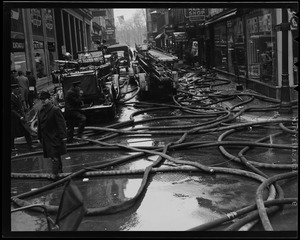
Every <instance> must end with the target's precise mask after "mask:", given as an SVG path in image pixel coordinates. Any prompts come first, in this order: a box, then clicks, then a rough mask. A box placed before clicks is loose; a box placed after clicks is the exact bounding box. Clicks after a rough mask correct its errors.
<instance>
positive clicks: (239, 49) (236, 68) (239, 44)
mask: <svg viewBox="0 0 300 240" xmlns="http://www.w3.org/2000/svg"><path fill="white" fill-rule="evenodd" d="M227 42H228V71H229V72H231V73H233V74H236V75H238V76H246V54H245V41H244V33H243V22H242V18H236V19H232V20H229V21H227Z"/></svg>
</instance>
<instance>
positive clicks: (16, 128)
mask: <svg viewBox="0 0 300 240" xmlns="http://www.w3.org/2000/svg"><path fill="white" fill-rule="evenodd" d="M10 106H11V137H12V138H16V137H23V136H25V133H26V131H27V132H29V133H31V130H30V127H29V125H28V124H27V122H26V120H25V114H24V111H23V108H22V103H21V98H20V96H19V95H18V96H15V95H14V94H11V97H10ZM21 117H23V118H24V120H21Z"/></svg>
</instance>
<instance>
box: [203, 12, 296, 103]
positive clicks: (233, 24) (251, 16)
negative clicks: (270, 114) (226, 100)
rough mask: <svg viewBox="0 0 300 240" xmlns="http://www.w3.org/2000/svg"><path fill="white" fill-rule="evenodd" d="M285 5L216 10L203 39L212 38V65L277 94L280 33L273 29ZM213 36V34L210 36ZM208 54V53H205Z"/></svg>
mask: <svg viewBox="0 0 300 240" xmlns="http://www.w3.org/2000/svg"><path fill="white" fill-rule="evenodd" d="M284 10H285V9H277V8H260V9H250V10H248V11H247V12H246V13H245V12H243V11H241V12H239V11H238V10H235V11H231V12H228V13H224V14H220V13H218V14H219V15H218V17H217V18H214V19H211V20H209V21H208V22H207V24H206V25H207V30H208V31H209V33H206V34H205V36H206V40H208V39H210V40H211V39H212V41H213V42H214V46H213V48H214V49H213V51H212V52H213V54H212V55H213V61H212V62H213V65H214V66H215V67H216V69H218V70H220V71H222V72H224V73H227V74H228V75H231V76H233V77H234V76H238V77H239V79H240V77H241V78H243V79H244V82H245V83H246V85H247V88H250V89H253V90H255V91H257V92H259V93H262V94H264V95H266V96H269V97H273V98H277V99H278V98H280V87H281V81H282V80H281V79H282V54H281V53H282V49H283V46H282V41H281V38H282V33H281V32H280V33H279V32H278V31H276V27H275V26H276V25H278V24H280V23H281V21H282V20H281V15H282V11H284ZM291 35H292V33H291V31H289V36H290V37H289V70H288V71H289V82H290V86H292V85H294V84H297V82H298V78H295V79H296V80H295V79H294V76H295V71H293V69H295V67H294V66H293V64H294V62H295V60H297V59H298V54H296V53H295V49H296V47H295V44H294V43H293V40H292V37H291ZM211 36H213V37H211ZM206 56H208V54H206Z"/></svg>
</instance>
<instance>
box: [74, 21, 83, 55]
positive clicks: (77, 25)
mask: <svg viewBox="0 0 300 240" xmlns="http://www.w3.org/2000/svg"><path fill="white" fill-rule="evenodd" d="M75 24H76V33H77V34H76V37H77V52H80V51H82V48H81V44H80V29H79V20H78V19H77V18H75Z"/></svg>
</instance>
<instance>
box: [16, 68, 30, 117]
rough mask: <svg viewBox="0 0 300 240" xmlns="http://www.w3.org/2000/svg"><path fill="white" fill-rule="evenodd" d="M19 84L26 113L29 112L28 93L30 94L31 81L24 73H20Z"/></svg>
mask: <svg viewBox="0 0 300 240" xmlns="http://www.w3.org/2000/svg"><path fill="white" fill-rule="evenodd" d="M18 75H19V76H18V77H17V80H18V83H19V86H20V90H21V101H22V104H23V108H24V111H27V110H28V107H29V104H28V92H29V81H28V78H27V77H25V76H24V73H23V72H22V71H19V72H18Z"/></svg>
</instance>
